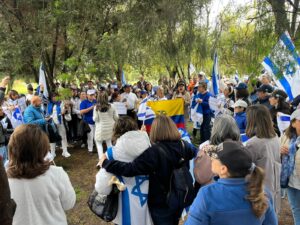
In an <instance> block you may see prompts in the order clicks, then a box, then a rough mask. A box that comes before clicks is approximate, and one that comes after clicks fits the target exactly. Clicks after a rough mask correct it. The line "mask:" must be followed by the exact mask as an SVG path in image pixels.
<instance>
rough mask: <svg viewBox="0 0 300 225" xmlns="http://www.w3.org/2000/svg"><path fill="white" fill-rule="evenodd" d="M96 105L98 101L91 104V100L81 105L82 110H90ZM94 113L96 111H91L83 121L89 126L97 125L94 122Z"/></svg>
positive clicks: (84, 116)
mask: <svg viewBox="0 0 300 225" xmlns="http://www.w3.org/2000/svg"><path fill="white" fill-rule="evenodd" d="M95 104H96V100H94V101H92V102H90V101H89V100H87V99H86V100H84V101H82V102H81V103H80V110H83V109H87V108H90V107H91V106H93V105H95ZM93 112H94V110H91V111H89V112H87V113H85V114H83V120H84V121H85V122H87V123H88V124H95V122H94V120H93Z"/></svg>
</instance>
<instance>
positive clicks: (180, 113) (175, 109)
mask: <svg viewBox="0 0 300 225" xmlns="http://www.w3.org/2000/svg"><path fill="white" fill-rule="evenodd" d="M183 101H184V100H183V99H182V98H178V99H173V100H163V101H151V100H150V99H149V98H145V99H143V101H142V102H141V103H140V106H139V110H138V114H137V116H138V120H140V121H143V124H144V125H145V126H146V130H147V132H149V131H150V129H151V124H152V122H153V120H154V118H155V117H156V115H158V114H164V115H166V116H169V117H170V118H171V119H172V120H173V121H174V123H175V124H176V126H177V127H178V128H183V129H184V128H185V123H184V102H183Z"/></svg>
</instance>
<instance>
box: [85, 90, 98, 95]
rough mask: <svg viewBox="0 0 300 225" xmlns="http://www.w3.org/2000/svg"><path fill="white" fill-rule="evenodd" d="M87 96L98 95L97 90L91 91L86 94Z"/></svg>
mask: <svg viewBox="0 0 300 225" xmlns="http://www.w3.org/2000/svg"><path fill="white" fill-rule="evenodd" d="M86 94H87V95H95V94H96V90H95V89H89V90H87V92H86Z"/></svg>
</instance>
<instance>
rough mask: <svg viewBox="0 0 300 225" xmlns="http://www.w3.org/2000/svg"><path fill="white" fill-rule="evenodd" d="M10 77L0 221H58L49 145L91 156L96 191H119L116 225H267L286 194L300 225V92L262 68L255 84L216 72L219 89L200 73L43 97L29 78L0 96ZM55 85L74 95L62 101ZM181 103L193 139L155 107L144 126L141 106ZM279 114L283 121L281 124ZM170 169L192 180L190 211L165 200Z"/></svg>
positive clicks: (64, 199) (1, 140)
mask: <svg viewBox="0 0 300 225" xmlns="http://www.w3.org/2000/svg"><path fill="white" fill-rule="evenodd" d="M8 82H9V77H6V78H4V79H3V80H2V82H1V83H0V101H1V105H2V107H1V108H0V119H1V123H0V144H1V146H0V159H1V162H0V173H1V174H0V179H1V182H0V186H1V187H3V191H2V192H1V197H0V214H1V216H0V224H4V225H6V224H7V225H8V224H14V225H19V224H26V225H27V224H28V225H36V224H47V225H48V224H49V225H51V224H53V225H54V224H55V225H59V224H61V225H63V224H67V217H66V215H65V212H64V211H66V210H68V209H71V208H73V207H74V205H75V201H76V195H75V191H74V188H73V187H72V184H71V182H70V179H69V177H68V175H67V173H66V172H65V171H64V170H63V168H61V167H56V166H55V164H54V161H55V157H56V153H57V149H58V148H61V149H62V156H63V157H65V158H69V157H70V160H71V159H72V156H71V154H72V146H74V145H76V146H77V147H80V148H83V149H87V154H91V155H93V154H94V152H97V153H98V157H97V158H98V159H97V161H95V165H96V167H97V168H99V171H98V173H97V175H96V183H95V190H96V191H97V193H98V194H99V195H100V196H107V195H109V194H110V192H111V191H112V183H111V182H110V181H111V180H112V178H115V177H117V179H118V181H119V182H121V183H123V184H124V185H125V187H126V189H125V190H122V191H121V192H120V194H119V206H118V210H117V215H116V217H115V219H114V220H113V223H114V224H119V225H122V224H123V225H125V224H131V225H141V224H145V225H151V224H154V225H175V224H176V225H178V224H179V220H180V218H181V216H182V213H183V211H184V210H187V211H188V216H187V218H186V221H185V224H187V225H208V224H210V225H212V224H216V225H231V224H232V225H236V224H245V225H248V224H249V225H256V224H257V225H262V224H270V225H276V224H278V217H279V213H280V210H281V207H280V205H281V200H282V197H284V191H283V190H285V191H286V192H287V195H288V202H289V204H290V207H291V210H292V214H293V218H294V224H295V225H300V151H298V150H299V147H300V105H299V103H300V96H297V97H296V98H295V99H294V100H293V101H288V99H287V97H288V95H287V94H286V93H285V92H284V91H283V90H281V89H279V88H278V87H276V85H275V84H274V83H273V82H272V77H271V76H270V75H269V74H268V73H264V74H262V75H261V76H260V77H259V78H258V79H257V80H255V81H249V80H248V78H245V79H244V80H242V81H237V80H235V79H230V78H225V77H223V78H222V79H221V80H220V82H219V94H218V95H217V96H215V95H214V94H213V91H212V84H211V81H209V80H208V79H207V77H206V75H205V73H204V72H199V74H198V75H196V76H194V77H193V78H192V79H191V80H189V81H188V82H186V81H185V80H183V79H179V80H178V82H177V83H176V84H172V82H169V81H168V80H167V79H162V80H160V81H159V84H158V85H157V86H154V85H152V84H151V83H150V82H148V81H146V80H145V79H144V76H141V77H140V79H139V81H138V82H137V83H135V84H133V85H130V84H124V85H121V83H120V82H117V81H112V82H110V83H108V84H105V85H102V84H99V83H94V82H93V81H88V82H87V83H82V84H80V85H79V86H76V85H75V84H69V85H66V84H59V83H57V84H56V86H57V87H56V88H55V89H54V90H51V91H50V92H49V96H48V97H47V96H46V94H45V89H46V87H45V86H44V85H39V86H38V88H37V89H36V90H34V88H33V87H32V85H30V84H29V85H28V86H27V89H28V93H27V94H26V95H22V94H19V93H18V92H17V91H16V90H9V91H8V92H7V95H5V93H6V86H7V84H8ZM250 82H252V83H250ZM62 88H63V89H68V90H70V91H71V93H72V96H69V97H65V96H62V95H61V94H60V90H61V89H62ZM178 98H182V99H183V100H182V104H184V118H185V124H186V126H187V125H188V123H191V124H192V125H193V131H192V133H191V136H190V139H191V140H192V142H191V141H189V140H188V141H187V140H185V139H184V138H183V137H182V134H181V132H180V131H179V130H178V128H177V127H176V124H175V123H174V122H173V121H172V119H171V118H170V117H168V116H166V115H164V114H158V115H156V117H155V119H154V121H153V123H152V125H151V130H150V132H146V128H145V126H144V123H143V121H141V120H139V118H138V116H137V112H138V109H139V105H140V103H141V102H143V101H145V100H146V101H167V100H170V99H178ZM211 98H215V99H217V102H218V104H217V106H216V107H213V106H212V104H211ZM119 103H122V104H121V105H123V106H124V108H125V112H123V111H124V110H123V111H122V113H121V111H120V110H119V109H118V108H117V104H119ZM194 113H196V114H197V113H198V114H201V116H195V115H196V114H194ZM279 113H284V115H288V116H289V121H288V123H289V126H287V128H286V129H284V130H282V129H281V127H280V125H279V124H278V115H279ZM198 132H199V133H200V134H199V135H198ZM243 137H247V140H244V139H243ZM183 139H184V140H183ZM198 142H200V146H195V145H194V144H195V143H198ZM193 143H194V144H193ZM94 146H95V148H96V149H97V151H94ZM4 168H5V169H4ZM179 168H188V169H189V171H190V172H188V173H191V175H192V177H193V179H194V182H193V193H192V196H193V201H192V202H191V203H190V204H191V205H190V207H188V208H185V207H183V206H180V207H176V208H175V207H172V205H170V204H169V201H170V198H171V197H170V193H171V191H174V190H173V189H174V187H173V185H174V184H173V183H174V182H170V181H174V179H175V178H174V176H175V175H174V174H178V173H175V172H174V171H176V170H178V169H179ZM176 176H177V175H176ZM177 179H178V178H177ZM187 196H188V197H190V196H191V195H190V193H187ZM172 200H173V202H174V199H172ZM177 200H178V201H181V198H180V196H178V199H177ZM175 202H176V199H175ZM179 205H180V204H179Z"/></svg>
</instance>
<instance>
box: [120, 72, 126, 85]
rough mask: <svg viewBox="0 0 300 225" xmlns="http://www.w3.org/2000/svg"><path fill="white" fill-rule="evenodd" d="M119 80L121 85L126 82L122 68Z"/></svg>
mask: <svg viewBox="0 0 300 225" xmlns="http://www.w3.org/2000/svg"><path fill="white" fill-rule="evenodd" d="M121 82H122V86H124V85H125V84H126V78H125V74H124V71H123V70H122V76H121Z"/></svg>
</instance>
